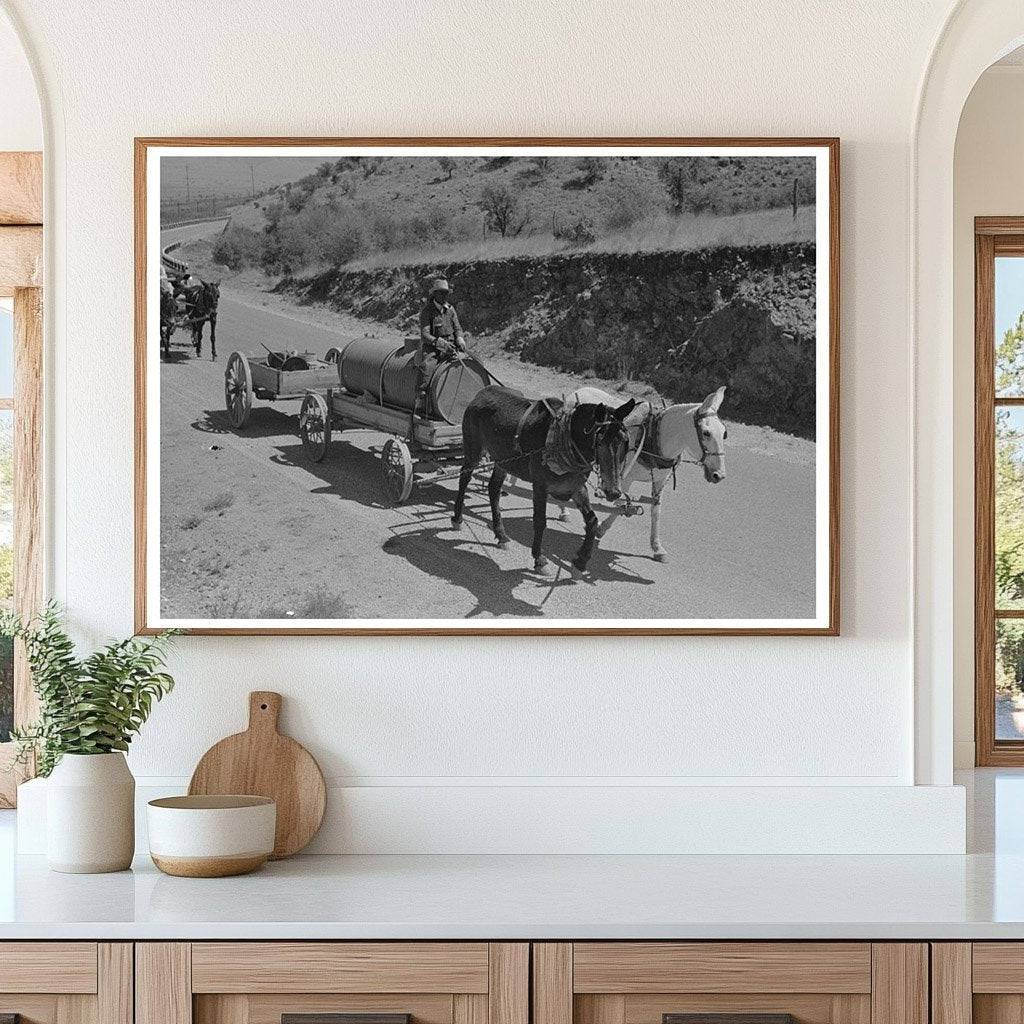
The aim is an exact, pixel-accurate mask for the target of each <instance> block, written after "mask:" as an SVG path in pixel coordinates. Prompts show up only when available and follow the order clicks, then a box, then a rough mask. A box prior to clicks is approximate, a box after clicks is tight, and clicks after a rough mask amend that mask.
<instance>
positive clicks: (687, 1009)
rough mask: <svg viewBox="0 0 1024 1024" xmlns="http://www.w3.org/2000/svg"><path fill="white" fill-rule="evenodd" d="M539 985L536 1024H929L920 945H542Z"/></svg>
mask: <svg viewBox="0 0 1024 1024" xmlns="http://www.w3.org/2000/svg"><path fill="white" fill-rule="evenodd" d="M533 979H534V980H533V1009H534V1024H928V950H927V946H926V945H925V944H923V943H881V944H879V943H875V944H872V943H865V942H801V943H787V942H577V943H537V944H536V945H535V946H534V948H533ZM709 1015H713V1017H712V1018H711V1020H710V1021H709V1019H708V1018H709Z"/></svg>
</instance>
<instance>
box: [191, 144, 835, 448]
mask: <svg viewBox="0 0 1024 1024" xmlns="http://www.w3.org/2000/svg"><path fill="white" fill-rule="evenodd" d="M813 182H814V163H813V160H812V159H810V158H806V157H801V158H777V157H769V158H765V157H742V158H733V157H699V158H693V157H689V158H658V157H655V158H650V157H647V158H643V159H638V158H634V157H624V158H614V159H603V160H600V161H595V160H593V159H592V158H586V157H584V158H578V157H544V158H527V157H516V158H508V157H463V158H457V159H453V160H451V161H449V162H445V161H444V160H438V159H435V158H426V157H410V158H390V159H387V160H379V159H351V158H346V159H343V160H339V161H336V162H333V163H331V162H324V163H322V164H321V165H320V166H319V167H318V168H317V170H316V171H315V172H314V173H312V174H310V175H307V176H306V177H304V178H302V179H300V180H298V181H295V182H290V183H288V184H286V185H284V186H281V187H280V188H277V189H274V190H272V191H271V192H269V193H268V194H267V195H265V196H262V197H257V199H256V200H255V201H254V202H249V203H246V204H243V205H242V206H239V207H236V208H235V209H233V210H232V217H231V221H230V223H229V225H228V227H227V228H226V230H225V231H224V232H223V233H222V234H221V235H220V236H219V237H218V238H217V239H216V241H215V242H213V243H212V244H211V243H203V244H202V245H200V246H197V247H194V248H193V251H192V254H191V255H188V254H186V255H187V258H190V259H192V258H195V259H198V260H199V262H200V263H205V264H206V265H209V262H207V261H210V262H212V263H213V264H216V265H219V266H223V267H227V268H228V269H229V271H230V272H231V273H234V274H246V275H251V274H253V273H258V272H259V271H262V272H263V273H264V274H265V275H267V280H268V283H269V284H270V286H271V287H273V288H275V289H276V290H277V291H278V293H279V294H280V295H282V296H289V297H292V299H293V301H295V302H298V303H300V304H315V305H322V306H326V307H328V308H331V309H334V310H337V311H339V312H343V313H346V314H350V315H353V316H356V317H359V318H360V319H363V320H367V321H375V322H378V323H386V324H389V325H391V326H392V327H396V328H398V329H400V330H403V331H409V330H413V329H414V327H415V323H416V317H417V314H418V311H419V309H420V306H421V304H422V302H423V301H424V298H425V283H426V281H427V280H428V279H429V278H430V277H432V276H434V275H435V274H437V273H444V274H446V275H447V276H448V278H449V279H450V280H451V281H452V285H453V288H454V300H455V302H456V304H457V305H458V308H459V313H460V317H461V319H462V321H463V324H464V326H465V328H466V329H467V331H468V332H469V333H470V334H471V335H476V336H477V337H481V336H485V337H487V338H488V339H489V341H490V342H491V343H496V344H498V345H500V346H501V347H502V349H503V350H504V351H505V352H508V353H512V354H514V355H516V356H518V357H519V358H520V359H521V360H523V361H527V362H531V363H534V364H537V365H541V366H547V367H552V368H555V369H557V370H560V371H564V372H567V373H572V374H574V375H577V376H578V378H579V379H580V380H587V379H593V378H599V379H604V380H615V381H617V382H619V383H620V384H621V385H622V386H623V387H627V386H635V388H634V389H635V390H641V391H642V389H643V387H645V386H649V387H654V388H656V389H657V390H658V391H659V392H660V393H661V394H663V395H665V396H667V397H669V398H672V399H676V400H680V401H690V400H694V399H696V398H701V397H703V396H704V395H706V394H707V393H709V392H710V391H712V390H714V389H715V388H717V387H719V386H720V385H722V384H725V385H727V387H728V394H727V398H726V404H725V407H724V412H725V415H726V416H727V417H728V418H730V419H733V420H736V421H739V422H743V423H748V424H758V425H765V426H770V427H773V428H775V429H778V430H782V431H786V432H787V433H792V434H797V435H799V436H801V437H805V438H811V439H813V438H814V436H815V393H816V392H815V293H816V290H815V243H814V237H815V208H814V205H813V202H812V200H813V192H812V190H813ZM794 183H795V185H796V191H797V199H798V202H799V201H801V200H803V201H805V203H806V205H803V206H798V207H797V208H796V209H795V210H794V208H793V205H792V200H793V191H794Z"/></svg>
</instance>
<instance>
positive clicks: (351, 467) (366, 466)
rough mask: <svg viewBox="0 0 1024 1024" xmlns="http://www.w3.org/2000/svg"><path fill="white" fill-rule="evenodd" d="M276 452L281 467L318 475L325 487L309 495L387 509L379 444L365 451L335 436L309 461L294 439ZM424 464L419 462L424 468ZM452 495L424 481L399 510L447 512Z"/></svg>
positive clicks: (275, 460)
mask: <svg viewBox="0 0 1024 1024" xmlns="http://www.w3.org/2000/svg"><path fill="white" fill-rule="evenodd" d="M277 451H278V454H277V455H274V456H273V457H272V458H271V462H273V463H275V464H277V465H281V466H297V467H298V468H300V469H303V470H305V471H306V472H307V473H310V474H312V475H313V476H316V477H319V478H320V479H321V480H322V481H323V482H324V484H325V485H326V486H324V487H315V488H313V490H312V493H313V494H327V495H330V494H336V495H338V497H340V498H344V499H345V500H346V501H355V502H358V503H359V504H360V505H366V506H367V507H368V508H390V507H391V502H390V501H389V500H388V498H387V496H386V494H385V492H384V486H383V482H382V480H381V462H380V455H379V454H378V452H379V446H378V445H374V447H373V448H371V449H369V450H367V449H365V448H360V447H358V446H357V445H354V444H348V443H346V442H345V441H344V440H339V439H338V438H337V437H335V438H334V439H333V440H332V442H331V447H330V449H329V450H328V452H327V455H326V456H325V457H324V460H323V462H313V461H312V460H311V459H310V458H308V456H307V455H306V452H305V450H304V448H303V446H302V442H301V441H299V440H296V441H295V442H294V443H292V444H279V445H277ZM425 467H426V464H423V467H421V468H425ZM453 501H454V495H453V494H452V492H451V491H450V490H449V489H447V488H445V487H442V486H440V485H435V484H426V485H424V486H421V487H417V488H416V489H415V490H414V491H413V494H412V496H411V497H410V498H409V500H408V502H407V506H408V507H405V506H403V511H404V512H406V513H407V514H408V515H410V516H412V517H413V518H423V517H431V516H434V515H436V514H437V513H438V512H439V511H445V512H446V513H447V514H450V513H451V507H452V503H453Z"/></svg>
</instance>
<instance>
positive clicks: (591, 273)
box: [278, 245, 815, 439]
mask: <svg viewBox="0 0 1024 1024" xmlns="http://www.w3.org/2000/svg"><path fill="white" fill-rule="evenodd" d="M432 270H433V266H432V265H422V266H403V267H392V268H376V269H364V270H360V269H353V270H341V271H333V270H332V271H327V272H324V273H321V274H317V275H314V276H311V277H298V278H285V279H284V280H282V281H281V283H280V284H279V285H278V291H279V292H282V293H286V294H291V295H294V296H295V299H296V300H297V301H298V302H299V303H300V304H316V305H327V306H329V307H331V308H333V309H336V310H338V311H341V312H346V313H350V314H353V315H355V316H358V317H360V318H363V319H367V320H374V321H379V322H384V323H388V324H391V325H392V326H395V327H398V328H400V329H402V330H405V331H415V327H416V319H417V315H418V311H419V309H420V306H421V304H422V302H423V281H424V278H425V277H426V276H427V275H428V274H429V273H431V272H432ZM448 274H449V276H450V277H451V279H452V283H453V290H454V298H455V301H456V302H457V304H458V308H459V313H460V317H461V319H462V321H463V324H464V325H465V327H466V329H467V331H468V332H469V333H470V334H471V335H473V334H477V335H484V336H489V337H494V338H497V339H498V340H499V341H500V343H501V344H502V345H503V347H504V348H505V349H506V350H507V351H510V352H514V353H518V355H519V357H520V358H521V359H523V360H526V361H529V362H533V363H538V364H540V365H544V366H552V367H555V368H557V369H559V370H564V371H568V372H572V373H575V374H578V375H579V377H580V379H581V380H586V379H588V378H591V377H595V376H596V377H600V378H607V379H614V380H619V381H621V382H623V385H624V386H625V385H628V384H629V383H630V382H638V383H641V384H644V383H645V384H647V385H651V386H653V387H654V388H656V389H657V390H658V391H659V392H661V394H663V395H665V396H667V397H668V398H670V399H675V400H679V401H692V400H694V399H697V398H702V397H703V396H704V395H706V394H708V393H709V392H711V391H713V390H714V389H715V388H717V387H719V386H720V385H722V384H726V385H727V386H728V389H729V390H728V394H727V397H726V402H725V406H724V408H723V415H725V416H727V417H728V418H729V419H734V420H738V421H740V422H742V423H749V424H763V425H767V426H771V427H774V428H776V429H778V430H783V431H786V432H787V433H792V434H797V435H799V436H801V437H806V438H812V439H813V437H814V434H815V405H814V402H815V388H814V381H815V340H814V339H815V289H814V247H813V246H806V245H805V246H761V247H753V248H751V247H744V248H741V249H737V248H720V249H716V250H710V251H709V250H705V251H701V252H698V253H665V252H658V253H645V254H631V255H622V254H613V253H589V254H571V255H561V256H554V257H546V258H543V259H537V258H532V257H519V258H517V259H510V260H478V261H473V262H468V263H459V264H455V265H450V266H449V267H448ZM636 390H639V391H640V392H641V393H642V391H643V387H640V388H638V389H636Z"/></svg>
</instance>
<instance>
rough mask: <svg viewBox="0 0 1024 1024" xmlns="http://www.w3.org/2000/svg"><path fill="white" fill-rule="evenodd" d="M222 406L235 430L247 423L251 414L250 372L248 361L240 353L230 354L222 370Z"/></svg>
mask: <svg viewBox="0 0 1024 1024" xmlns="http://www.w3.org/2000/svg"><path fill="white" fill-rule="evenodd" d="M224 405H225V406H226V407H227V410H228V418H229V419H230V420H231V425H232V426H233V427H234V428H235V429H236V430H241V429H242V428H243V427H244V426H245V425H246V423H248V422H249V413H250V412H252V371H251V370H250V369H249V360H248V359H247V358H246V357H245V356H244V355H243V354H242V353H241V352H232V353H231V355H230V356H229V357H228V365H227V368H226V369H225V370H224Z"/></svg>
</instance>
